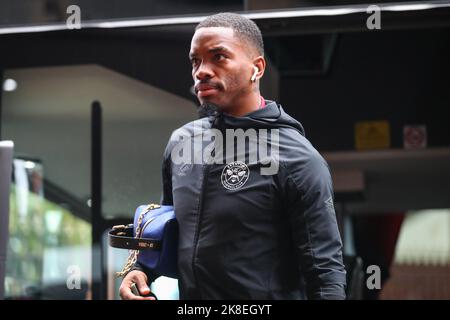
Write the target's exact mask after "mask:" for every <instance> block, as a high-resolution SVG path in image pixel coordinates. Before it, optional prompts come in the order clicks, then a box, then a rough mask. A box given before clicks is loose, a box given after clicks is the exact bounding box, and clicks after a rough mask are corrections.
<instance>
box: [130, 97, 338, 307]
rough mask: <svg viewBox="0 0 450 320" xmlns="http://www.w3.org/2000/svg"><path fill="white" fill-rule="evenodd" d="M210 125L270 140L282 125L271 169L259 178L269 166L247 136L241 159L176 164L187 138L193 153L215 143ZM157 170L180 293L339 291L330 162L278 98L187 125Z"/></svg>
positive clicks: (305, 294)
mask: <svg viewBox="0 0 450 320" xmlns="http://www.w3.org/2000/svg"><path fill="white" fill-rule="evenodd" d="M211 128H213V129H216V130H219V131H220V132H222V133H223V134H224V137H225V134H226V129H243V130H248V129H255V130H256V131H257V132H261V131H258V129H267V130H269V134H268V137H269V138H270V137H271V136H270V132H272V130H273V129H278V136H279V141H276V140H277V139H276V138H275V139H269V138H268V139H267V140H266V141H268V146H267V149H268V150H270V148H271V147H272V146H275V145H276V147H278V155H277V156H276V158H277V160H278V170H277V173H276V174H270V175H263V174H262V173H261V172H262V171H261V167H266V168H267V167H268V166H269V165H268V164H261V158H258V159H257V161H256V162H254V161H253V162H252V161H251V160H250V159H249V150H250V149H249V146H250V145H251V144H252V142H251V141H250V143H249V144H248V145H246V147H245V156H246V158H245V159H246V161H244V164H242V162H243V161H241V162H232V160H229V161H225V162H224V163H222V164H220V163H209V164H205V163H197V164H196V163H194V164H190V163H181V164H180V163H179V162H180V161H179V160H177V161H176V162H177V163H174V161H173V159H172V155H174V154H176V153H174V152H175V151H176V152H178V155H180V152H179V150H178V149H180V146H182V145H183V143H186V141H191V142H192V141H194V140H195V139H199V140H196V141H197V142H199V144H197V147H195V146H192V147H191V151H192V154H191V156H193V155H195V154H196V155H199V154H200V151H201V152H202V153H204V152H205V148H206V147H207V146H208V145H209V146H210V147H211V141H212V140H211V139H209V141H203V140H205V139H204V138H201V136H202V134H203V136H202V137H204V134H205V133H207V132H209V131H211ZM263 131H264V130H263ZM216 132H218V131H216ZM180 136H183V137H184V140H180ZM206 140H207V139H206ZM223 140H224V142H223V143H224V145H225V147H226V145H229V142H228V141H227V139H225V138H224V139H223ZM214 141H215V140H214ZM261 141H262V140H256V142H255V141H253V144H255V143H259V144H261ZM192 145H195V143H193V144H192ZM184 146H186V145H184ZM198 146H200V148H199V147H198ZM214 146H217V144H214ZM225 147H224V150H225V149H226V148H225ZM195 148H197V149H195ZM185 150H187V149H185ZM209 150H210V151H211V149H209ZM217 150H219V148H217ZM217 150H216V151H215V153H213V154H212V155H213V156H215V155H218V154H220V151H217ZM184 152H186V151H183V153H182V154H184V155H187V154H185V153H184ZM205 154H206V153H205ZM209 154H211V152H209ZM186 159H187V158H186ZM191 159H192V158H191ZM209 159H210V160H211V158H209ZM162 172H163V194H162V199H161V203H162V204H170V205H172V204H173V205H174V207H175V213H176V217H177V220H178V223H179V230H180V234H179V251H178V259H179V261H178V266H179V272H180V277H179V290H180V299H307V298H308V299H344V298H345V286H346V272H345V269H344V265H343V260H342V243H341V238H340V234H339V230H338V227H337V223H336V215H335V211H334V206H333V188H332V181H331V176H330V172H329V168H328V165H327V163H326V162H325V160H324V159H323V158H322V156H321V155H320V154H319V153H318V152H317V151H316V149H314V147H313V146H312V145H311V143H310V142H309V141H308V140H307V139H306V138H305V136H304V130H303V127H302V126H301V124H300V123H299V122H298V121H296V120H295V119H293V118H292V117H290V116H289V115H288V114H286V113H285V112H284V111H283V109H282V107H281V106H280V105H278V104H277V103H276V102H273V101H269V100H266V107H265V108H263V109H259V110H257V111H254V112H252V113H250V114H248V115H245V116H243V117H233V116H231V115H227V114H223V113H216V114H215V115H213V116H209V117H205V118H202V119H199V120H196V121H193V122H190V123H188V124H186V125H184V126H183V127H182V128H180V129H178V130H176V131H175V132H174V134H173V135H172V137H171V139H170V140H169V143H168V145H167V148H166V150H165V153H164V161H163V168H162ZM233 175H234V176H233ZM136 268H137V269H141V270H142V269H143V270H144V271H146V272H147V274H148V275H149V276H150V278H151V280H153V279H154V278H155V277H156V276H155V275H154V274H152V273H151V272H150V271H149V270H146V269H145V268H143V266H137V267H136Z"/></svg>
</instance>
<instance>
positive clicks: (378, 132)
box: [355, 121, 391, 150]
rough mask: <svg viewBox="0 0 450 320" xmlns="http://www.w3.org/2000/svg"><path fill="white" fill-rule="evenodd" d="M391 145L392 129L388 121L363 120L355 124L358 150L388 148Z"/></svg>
mask: <svg viewBox="0 0 450 320" xmlns="http://www.w3.org/2000/svg"><path fill="white" fill-rule="evenodd" d="M390 146H391V129H390V126H389V122H388V121H361V122H357V123H356V125H355V147H356V149H357V150H370V149H387V148H390Z"/></svg>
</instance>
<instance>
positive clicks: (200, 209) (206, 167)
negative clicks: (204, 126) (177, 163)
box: [192, 113, 219, 296]
mask: <svg viewBox="0 0 450 320" xmlns="http://www.w3.org/2000/svg"><path fill="white" fill-rule="evenodd" d="M218 118H219V114H218V113H217V114H215V116H214V120H213V121H212V124H211V128H215V127H216V121H217V119H218ZM202 152H203V148H202ZM209 166H210V165H208V164H205V165H204V167H203V181H202V188H201V191H200V199H199V206H198V216H197V226H196V227H197V228H196V230H195V236H194V252H193V254H192V274H193V276H194V283H195V287H196V290H197V291H198V293H199V295H200V296H201V291H200V289H199V288H198V277H197V274H196V271H195V258H196V257H197V250H198V240H199V237H200V223H201V215H202V212H203V194H204V193H205V190H206V182H207V178H208V173H209Z"/></svg>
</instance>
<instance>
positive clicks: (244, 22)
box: [195, 12, 264, 56]
mask: <svg viewBox="0 0 450 320" xmlns="http://www.w3.org/2000/svg"><path fill="white" fill-rule="evenodd" d="M213 27H224V28H231V29H233V31H234V33H235V35H236V36H237V37H238V38H240V39H241V40H243V42H244V43H250V44H252V46H253V47H254V48H255V49H256V50H257V52H258V53H259V54H260V55H262V56H264V42H263V37H262V34H261V30H259V28H258V26H257V25H256V23H254V22H253V21H252V20H250V19H248V18H246V17H244V16H242V15H240V14H237V13H232V12H221V13H218V14H214V15H212V16H209V17H207V18H206V19H205V20H203V21H202V22H200V23H199V24H198V25H197V26H196V27H195V31H197V30H198V29H200V28H213Z"/></svg>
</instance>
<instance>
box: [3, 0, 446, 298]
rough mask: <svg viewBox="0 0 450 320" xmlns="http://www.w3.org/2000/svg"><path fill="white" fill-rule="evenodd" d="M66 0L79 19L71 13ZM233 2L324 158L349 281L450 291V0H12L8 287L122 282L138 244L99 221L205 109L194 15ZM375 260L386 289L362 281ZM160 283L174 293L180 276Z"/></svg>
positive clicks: (61, 289) (93, 286)
mask: <svg viewBox="0 0 450 320" xmlns="http://www.w3.org/2000/svg"><path fill="white" fill-rule="evenodd" d="M373 4H375V5H377V6H378V8H379V9H380V10H381V11H380V12H379V13H380V25H379V27H380V28H375V29H373V28H372V29H370V28H369V27H368V22H367V21H368V19H369V17H371V16H373V14H374V11H370V9H369V5H373ZM72 5H76V6H78V8H79V9H80V17H81V19H80V22H81V29H74V30H69V29H68V25H67V23H66V22H67V19H69V17H71V16H72V15H73V12H74V11H72V10H69V11H68V8H69V7H70V6H72ZM72 9H73V7H72ZM222 11H233V12H239V13H243V14H246V15H247V16H248V17H250V18H252V19H253V20H254V21H255V22H256V23H257V24H258V26H259V27H260V28H261V31H262V33H263V36H264V42H265V51H266V58H267V60H268V69H267V70H266V74H265V76H264V78H263V79H262V84H261V85H262V94H263V96H264V97H265V98H266V99H272V100H276V101H278V102H279V103H281V104H282V106H283V107H284V109H285V110H286V111H287V112H288V113H289V114H291V115H292V116H293V117H295V118H296V119H298V120H299V121H300V122H301V123H302V124H303V126H304V127H305V130H306V136H307V138H308V139H309V140H310V141H311V142H312V143H313V144H314V145H315V146H316V148H317V149H318V150H319V151H320V152H321V153H322V155H323V156H324V157H325V158H326V160H327V161H328V162H329V164H330V167H331V170H332V175H333V182H334V186H335V193H336V199H335V200H336V204H335V207H336V209H337V215H338V220H339V224H340V229H341V233H342V236H343V240H344V251H345V255H346V264H347V266H348V271H349V283H350V286H349V288H348V290H349V292H348V293H349V297H350V298H355V299H358V298H364V299H450V126H449V125H448V116H447V115H448V109H449V108H450V89H449V88H450V61H449V59H448V57H450V41H449V39H450V1H419V2H412V1H396V2H394V1H379V2H377V3H372V2H369V1H366V0H345V1H327V0H309V1H307V0H298V1H295V0H283V1H265V0H260V1H257V0H233V1H204V0H192V1H187V0H166V1H158V0H151V1H149V0H130V1H126V2H125V1H118V0H113V1H111V0H95V1H87V0H70V1H69V0H61V1H56V0H33V1H30V0H28V1H27V0H22V1H17V0H16V1H12V0H11V1H9V0H3V1H1V2H0V76H1V77H0V79H1V82H2V90H0V140H12V141H13V142H14V161H13V170H12V182H13V183H12V185H11V190H10V197H9V198H10V203H9V209H10V210H9V211H10V214H9V226H8V229H9V242H8V244H7V252H6V272H5V281H4V288H5V297H6V298H8V299H53V298H58V299H92V298H93V299H117V298H118V295H117V291H118V286H119V284H120V281H119V280H115V279H114V272H115V271H117V270H119V269H120V268H121V266H122V265H123V263H124V261H125V258H126V256H127V253H126V252H123V251H122V250H116V249H112V248H108V245H107V241H106V237H105V232H106V231H107V230H108V228H110V227H111V226H112V225H115V224H126V223H129V222H130V219H131V217H132V216H133V213H134V209H135V208H136V207H137V206H138V205H140V204H144V203H148V202H155V201H159V196H160V189H161V182H160V165H161V157H162V152H163V150H164V147H165V145H166V142H167V140H168V138H169V135H170V134H171V132H172V131H173V130H174V129H175V128H177V127H179V126H181V125H182V124H184V123H186V122H188V121H191V120H193V119H195V118H196V117H197V115H196V104H197V100H196V98H195V96H193V95H192V93H191V86H192V84H193V81H192V78H191V66H190V63H189V60H188V51H189V46H190V40H191V37H192V35H193V32H194V27H195V25H196V24H197V23H198V22H199V21H201V20H202V19H203V18H204V17H205V16H207V15H210V14H214V13H217V12H222ZM369 25H370V24H369ZM370 265H377V266H379V267H380V269H381V275H382V287H381V289H380V290H377V289H375V290H369V289H367V287H366V280H367V279H368V277H369V274H368V273H367V272H366V271H367V267H368V266H370ZM73 275H79V276H80V279H81V282H80V289H77V290H70V289H69V288H68V286H67V281H68V279H69V278H70V277H71V276H73ZM154 287H155V292H157V293H158V294H159V296H160V298H165V299H176V298H177V290H176V280H173V279H169V278H161V279H158V281H157V282H156V283H155V284H154Z"/></svg>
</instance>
